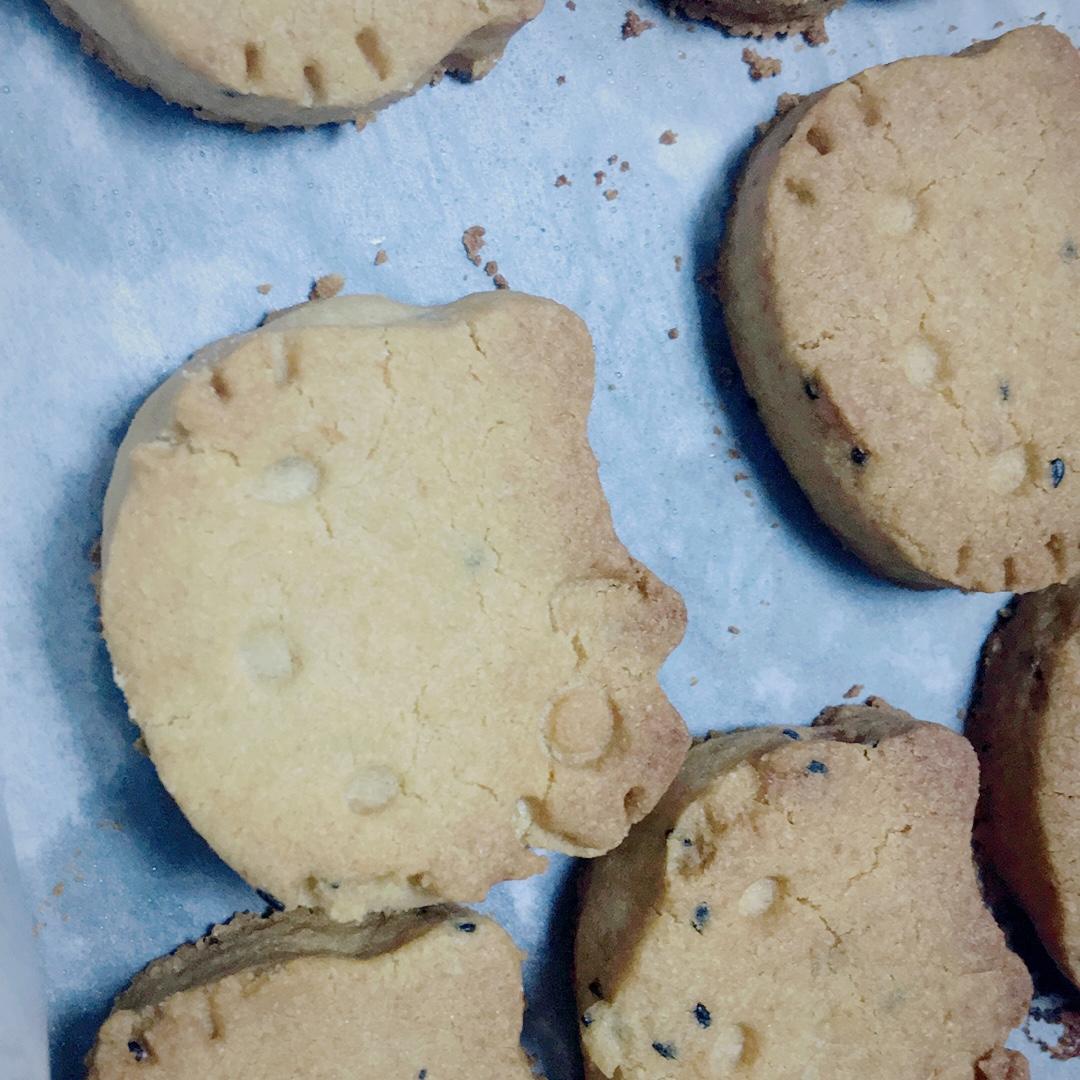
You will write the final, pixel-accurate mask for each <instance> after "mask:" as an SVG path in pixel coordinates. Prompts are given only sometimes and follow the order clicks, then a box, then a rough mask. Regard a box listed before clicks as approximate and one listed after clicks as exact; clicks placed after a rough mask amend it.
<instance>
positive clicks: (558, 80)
mask: <svg viewBox="0 0 1080 1080" xmlns="http://www.w3.org/2000/svg"><path fill="white" fill-rule="evenodd" d="M555 85H556V86H565V85H566V76H565V75H559V76H557V77H556V79H555Z"/></svg>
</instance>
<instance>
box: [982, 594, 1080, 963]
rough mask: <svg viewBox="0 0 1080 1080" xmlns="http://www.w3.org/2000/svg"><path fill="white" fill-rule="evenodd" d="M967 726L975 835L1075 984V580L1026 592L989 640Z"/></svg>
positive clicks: (1079, 919) (1078, 601)
mask: <svg viewBox="0 0 1080 1080" xmlns="http://www.w3.org/2000/svg"><path fill="white" fill-rule="evenodd" d="M983 662H984V665H985V666H984V669H983V672H982V676H981V680H980V684H979V689H978V693H977V696H976V703H975V707H974V708H973V709H972V713H971V717H970V720H969V734H970V737H971V741H972V742H973V743H974V744H975V749H976V750H977V751H978V752H979V759H980V761H981V763H982V798H981V801H980V806H979V815H978V824H977V828H976V839H977V840H978V842H979V846H980V847H981V848H982V849H983V850H984V851H985V853H986V855H987V856H988V857H989V860H990V862H991V863H992V864H993V866H994V868H995V869H996V870H997V871H998V873H999V874H1000V875H1001V877H1002V878H1004V880H1005V882H1006V883H1007V884H1008V885H1009V887H1010V889H1012V891H1013V892H1014V893H1015V894H1016V896H1017V897H1018V898H1019V900H1020V902H1021V903H1022V904H1023V905H1024V907H1025V908H1026V909H1027V912H1028V914H1029V915H1030V916H1031V919H1032V921H1033V922H1034V923H1035V927H1036V929H1037V930H1038V932H1039V935H1040V937H1041V938H1042V940H1043V943H1044V944H1045V946H1046V948H1047V951H1048V952H1049V953H1050V954H1051V955H1052V956H1053V957H1054V959H1055V960H1056V961H1057V963H1058V965H1059V966H1060V967H1061V970H1062V971H1063V972H1064V973H1065V974H1066V975H1067V976H1068V977H1069V978H1070V979H1072V981H1073V982H1074V983H1080V868H1078V867H1077V864H1076V858H1075V852H1076V850H1077V847H1078V846H1080V764H1078V762H1077V757H1076V746H1077V741H1078V740H1080V585H1078V584H1075V583H1074V584H1072V585H1062V586H1055V587H1054V588H1050V589H1046V590H1044V591H1043V592H1040V593H1034V594H1032V595H1031V596H1025V597H1023V598H1022V599H1021V600H1020V602H1019V603H1018V605H1017V608H1016V611H1015V613H1014V614H1013V616H1012V617H1011V618H1010V619H1008V620H1007V621H1006V622H1005V623H1004V624H1003V625H1002V626H1001V627H1000V629H998V630H996V631H995V632H994V633H993V634H992V635H991V637H990V639H989V641H988V642H987V647H986V650H985V654H984V660H983Z"/></svg>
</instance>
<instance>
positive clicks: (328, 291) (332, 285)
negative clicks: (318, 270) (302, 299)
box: [308, 274, 345, 300]
mask: <svg viewBox="0 0 1080 1080" xmlns="http://www.w3.org/2000/svg"><path fill="white" fill-rule="evenodd" d="M344 288H345V279H344V278H343V277H342V276H341V274H323V276H322V277H318V278H316V279H315V283H314V284H313V285H312V286H311V291H310V292H309V293H308V299H309V300H331V299H333V298H334V297H335V296H337V294H338V293H339V292H341V290H342V289H344Z"/></svg>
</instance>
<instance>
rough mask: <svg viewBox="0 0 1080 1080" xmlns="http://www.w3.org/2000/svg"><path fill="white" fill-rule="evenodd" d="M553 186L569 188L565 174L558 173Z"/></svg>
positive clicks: (568, 181)
mask: <svg viewBox="0 0 1080 1080" xmlns="http://www.w3.org/2000/svg"><path fill="white" fill-rule="evenodd" d="M555 186H556V187H569V186H570V180H569V179H567V176H566V174H565V173H559V175H558V176H556V177H555Z"/></svg>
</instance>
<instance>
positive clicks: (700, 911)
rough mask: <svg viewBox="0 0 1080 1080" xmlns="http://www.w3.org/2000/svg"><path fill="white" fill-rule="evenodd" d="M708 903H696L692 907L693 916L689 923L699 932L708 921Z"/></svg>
mask: <svg viewBox="0 0 1080 1080" xmlns="http://www.w3.org/2000/svg"><path fill="white" fill-rule="evenodd" d="M709 915H710V912H709V905H708V904H698V906H697V907H696V908H694V917H693V918H692V919H691V920H690V925H691V926H692V927H693V928H694V929H695V930H696V931H697V932H698V933H699V934H700V933H701V932H702V930H704V929H705V924H706V923H707V922H708V921H709Z"/></svg>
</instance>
